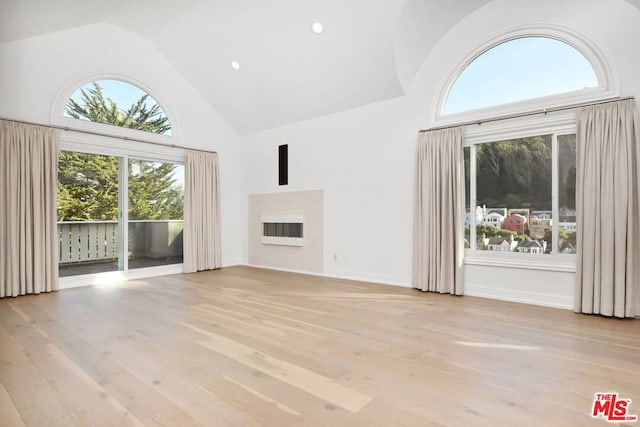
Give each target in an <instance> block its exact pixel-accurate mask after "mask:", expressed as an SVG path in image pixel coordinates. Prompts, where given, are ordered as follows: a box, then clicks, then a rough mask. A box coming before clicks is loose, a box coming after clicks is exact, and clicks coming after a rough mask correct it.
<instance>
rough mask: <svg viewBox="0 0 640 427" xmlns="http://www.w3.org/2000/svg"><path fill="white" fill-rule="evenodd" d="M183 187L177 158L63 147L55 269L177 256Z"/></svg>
mask: <svg viewBox="0 0 640 427" xmlns="http://www.w3.org/2000/svg"><path fill="white" fill-rule="evenodd" d="M183 188H184V166H182V165H179V164H174V163H168V162H155V161H148V160H137V159H129V158H127V157H123V156H106V155H100V154H90V153H79V152H73V151H61V153H60V162H59V167H58V235H59V253H60V256H59V273H60V276H61V277H65V276H76V275H83V274H96V273H105V272H112V271H127V270H129V269H140V268H147V267H157V266H164V265H170V264H180V263H182V229H183ZM125 237H126V238H125Z"/></svg>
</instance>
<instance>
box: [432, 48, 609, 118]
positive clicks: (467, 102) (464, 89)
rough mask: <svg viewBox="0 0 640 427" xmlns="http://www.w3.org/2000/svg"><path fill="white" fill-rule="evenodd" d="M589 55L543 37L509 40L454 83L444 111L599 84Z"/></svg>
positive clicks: (491, 104)
mask: <svg viewBox="0 0 640 427" xmlns="http://www.w3.org/2000/svg"><path fill="white" fill-rule="evenodd" d="M597 86H598V81H597V78H596V75H595V73H594V71H593V68H592V67H591V64H590V63H589V61H587V59H586V58H585V57H584V56H583V55H582V54H581V53H580V52H578V51H577V50H576V49H574V48H573V47H571V46H569V45H567V44H566V43H563V42H560V41H557V40H554V39H550V38H543V37H526V38H520V39H515V40H511V41H508V42H505V43H502V44H500V45H498V46H495V47H493V48H492V49H489V50H488V51H486V52H485V53H483V54H482V55H480V56H479V57H477V58H476V59H475V60H474V61H473V62H471V64H469V66H467V68H465V69H464V71H463V72H462V73H461V74H460V76H459V77H458V79H457V80H456V81H455V83H454V84H453V87H452V88H451V91H450V92H449V96H448V97H447V101H446V103H445V108H444V114H452V113H458V112H462V111H468V110H472V109H476V108H482V107H490V106H495V105H500V104H505V103H508V102H514V101H521V100H525V99H531V98H537V97H541V96H546V95H553V94H557V93H564V92H570V91H574V90H579V89H583V88H586V87H597Z"/></svg>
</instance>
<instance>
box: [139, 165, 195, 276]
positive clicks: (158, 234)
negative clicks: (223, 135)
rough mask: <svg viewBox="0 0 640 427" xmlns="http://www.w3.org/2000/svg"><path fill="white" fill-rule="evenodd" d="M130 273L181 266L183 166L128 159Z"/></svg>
mask: <svg viewBox="0 0 640 427" xmlns="http://www.w3.org/2000/svg"><path fill="white" fill-rule="evenodd" d="M128 169H129V173H128V187H129V188H128V217H129V220H128V264H129V269H134V268H144V267H154V266H159V265H169V264H180V263H182V259H183V258H182V230H183V193H184V191H183V188H184V166H182V165H177V164H173V163H162V162H153V161H145V160H136V159H129V166H128Z"/></svg>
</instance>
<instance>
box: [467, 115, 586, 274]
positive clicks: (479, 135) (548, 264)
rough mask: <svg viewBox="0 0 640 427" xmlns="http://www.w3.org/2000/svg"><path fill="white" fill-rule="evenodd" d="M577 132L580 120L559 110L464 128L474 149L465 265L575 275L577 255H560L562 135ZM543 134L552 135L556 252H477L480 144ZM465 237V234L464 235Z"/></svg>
mask: <svg viewBox="0 0 640 427" xmlns="http://www.w3.org/2000/svg"><path fill="white" fill-rule="evenodd" d="M575 132H576V120H575V113H574V111H573V110H565V111H557V112H553V113H549V114H544V115H538V116H527V117H520V118H514V119H509V120H503V121H496V122H490V123H485V124H482V125H476V126H467V127H465V129H464V143H463V146H464V148H466V147H469V148H470V158H469V184H470V185H469V187H470V194H469V208H470V212H472V214H471V215H469V217H470V229H469V244H470V248H465V250H464V251H465V256H464V263H465V264H469V265H483V266H495V267H512V268H524V269H534V270H548V271H564V272H575V269H576V255H575V254H560V253H557V252H558V251H557V249H556V248H557V245H558V220H557V219H556V218H559V204H558V138H557V137H558V136H560V135H567V134H573V133H575ZM539 135H552V144H551V155H552V165H551V168H552V169H551V171H552V189H551V203H552V212H553V213H552V218H554V221H553V229H552V233H553V234H552V236H553V237H552V245H553V248H554V251H553V252H552V253H551V254H543V255H540V256H530V255H528V254H520V253H501V252H491V253H489V252H488V251H482V250H476V249H474V247H475V242H476V228H475V226H476V218H475V214H473V213H474V212H475V207H476V205H477V201H476V198H475V196H476V189H477V188H476V150H475V147H476V146H477V145H480V144H487V143H492V142H499V141H504V140H509V139H518V138H526V137H532V136H539ZM463 234H464V233H463Z"/></svg>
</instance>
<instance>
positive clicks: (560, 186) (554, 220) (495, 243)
mask: <svg viewBox="0 0 640 427" xmlns="http://www.w3.org/2000/svg"><path fill="white" fill-rule="evenodd" d="M467 157H468V160H467V159H466V158H467ZM465 163H468V167H467V168H466V176H465V178H466V181H467V189H468V196H467V203H468V204H467V215H466V220H465V228H466V230H465V239H466V240H467V241H466V245H465V246H466V247H468V248H469V249H472V250H478V251H487V252H491V253H498V252H500V253H504V252H510V253H519V254H523V255H543V254H561V253H562V254H566V253H575V244H576V238H575V225H576V224H575V135H573V134H569V135H557V134H545V135H536V136H530V137H523V138H516V139H509V140H500V141H490V142H483V143H477V144H474V145H471V146H469V147H466V148H465ZM556 171H557V172H556ZM554 194H557V195H558V197H554ZM554 200H559V203H554Z"/></svg>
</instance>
